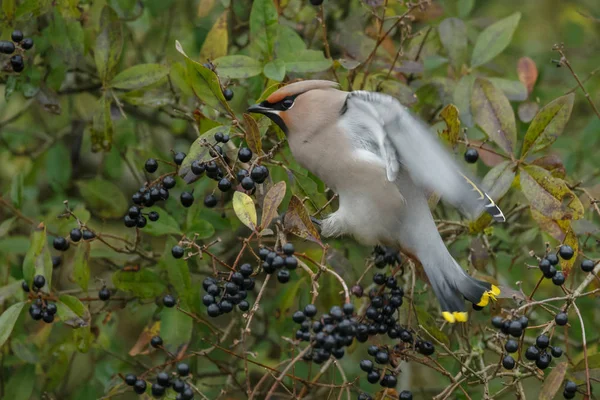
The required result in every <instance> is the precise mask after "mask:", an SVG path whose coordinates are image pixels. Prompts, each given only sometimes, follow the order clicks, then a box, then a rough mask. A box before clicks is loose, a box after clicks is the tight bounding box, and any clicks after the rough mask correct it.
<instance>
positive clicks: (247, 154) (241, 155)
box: [238, 147, 252, 162]
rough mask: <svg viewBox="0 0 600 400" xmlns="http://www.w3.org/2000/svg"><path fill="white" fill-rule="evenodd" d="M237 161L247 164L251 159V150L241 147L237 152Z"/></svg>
mask: <svg viewBox="0 0 600 400" xmlns="http://www.w3.org/2000/svg"><path fill="white" fill-rule="evenodd" d="M238 159H239V160H240V161H241V162H248V161H250V160H251V159H252V150H250V149H249V148H247V147H242V148H241V149H240V150H239V151H238Z"/></svg>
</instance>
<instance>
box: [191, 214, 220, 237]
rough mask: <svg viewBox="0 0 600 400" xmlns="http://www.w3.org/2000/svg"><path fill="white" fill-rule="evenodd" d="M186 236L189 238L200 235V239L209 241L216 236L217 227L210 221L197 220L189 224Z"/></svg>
mask: <svg viewBox="0 0 600 400" xmlns="http://www.w3.org/2000/svg"><path fill="white" fill-rule="evenodd" d="M186 234H187V235H188V236H194V235H198V236H197V238H198V239H208V238H209V237H212V236H213V235H214V234H215V227H214V226H213V225H212V224H211V223H210V222H208V221H205V220H203V219H195V220H193V221H192V223H191V224H188V227H187V229H186Z"/></svg>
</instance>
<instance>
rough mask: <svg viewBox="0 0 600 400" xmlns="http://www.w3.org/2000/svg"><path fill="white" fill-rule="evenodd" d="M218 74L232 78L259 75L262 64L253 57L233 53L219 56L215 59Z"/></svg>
mask: <svg viewBox="0 0 600 400" xmlns="http://www.w3.org/2000/svg"><path fill="white" fill-rule="evenodd" d="M213 64H215V66H216V67H217V74H219V76H221V77H225V78H230V79H245V78H250V77H252V76H256V75H259V74H260V73H261V72H262V64H261V63H260V62H258V61H257V60H255V59H254V58H252V57H248V56H242V55H233V56H225V57H220V58H217V59H216V60H214V61H213Z"/></svg>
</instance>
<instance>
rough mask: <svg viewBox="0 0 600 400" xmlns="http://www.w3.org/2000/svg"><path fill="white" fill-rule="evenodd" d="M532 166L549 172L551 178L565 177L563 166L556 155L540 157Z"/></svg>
mask: <svg viewBox="0 0 600 400" xmlns="http://www.w3.org/2000/svg"><path fill="white" fill-rule="evenodd" d="M532 164H533V165H537V166H538V167H542V168H544V169H545V170H546V171H550V173H551V174H552V176H555V177H557V178H561V179H562V178H564V177H565V176H566V171H565V166H564V164H563V162H562V160H561V159H560V157H559V156H557V155H556V154H549V155H547V156H544V157H540V158H538V159H536V160H534V161H533V162H532Z"/></svg>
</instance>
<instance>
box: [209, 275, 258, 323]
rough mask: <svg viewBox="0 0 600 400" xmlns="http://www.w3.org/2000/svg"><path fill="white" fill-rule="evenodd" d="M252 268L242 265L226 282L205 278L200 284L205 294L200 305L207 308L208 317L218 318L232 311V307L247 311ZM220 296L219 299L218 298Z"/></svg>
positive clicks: (252, 283) (252, 280)
mask: <svg viewBox="0 0 600 400" xmlns="http://www.w3.org/2000/svg"><path fill="white" fill-rule="evenodd" d="M252 272H253V271H252V266H251V265H250V264H242V265H241V266H240V270H239V271H236V272H233V273H232V274H231V276H230V277H229V279H228V280H217V279H215V278H212V277H207V278H205V279H204V281H203V282H202V287H203V288H204V290H205V291H206V294H205V295H204V296H202V303H203V304H204V305H205V306H206V307H207V309H206V312H207V313H208V316H209V317H213V318H214V317H218V316H219V315H221V314H227V313H230V312H231V311H233V306H236V305H237V306H238V308H239V309H240V310H241V311H248V310H249V309H250V303H248V301H246V298H247V297H248V290H252V289H253V288H254V279H253V278H252V277H251V275H252ZM219 296H220V297H219Z"/></svg>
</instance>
